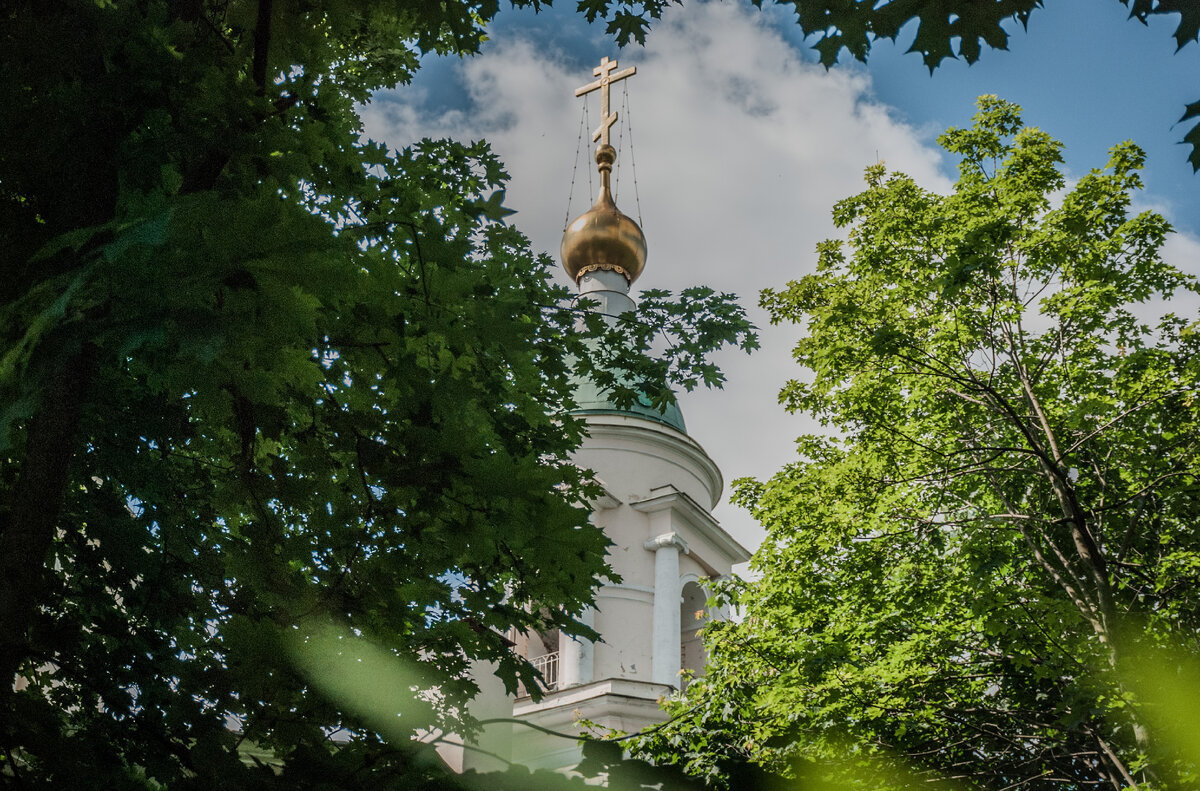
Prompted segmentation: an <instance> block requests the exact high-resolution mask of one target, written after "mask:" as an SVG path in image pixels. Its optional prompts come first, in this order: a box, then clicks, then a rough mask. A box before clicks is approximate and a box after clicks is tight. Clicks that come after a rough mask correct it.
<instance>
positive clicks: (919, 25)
mask: <svg viewBox="0 0 1200 791" xmlns="http://www.w3.org/2000/svg"><path fill="white" fill-rule="evenodd" d="M682 2H683V0H637V2H635V1H634V0H580V3H579V6H580V8H581V9H583V10H584V13H585V14H586V15H587V18H588V20H589V21H595V20H597V19H603V20H605V21H606V22H607V25H608V32H609V33H612V34H613V35H615V36H616V37H617V40H618V41H619V42H620V43H621V44H622V46H623V45H625V44H627V43H629V42H630V41H637V42H639V43H644V42H645V39H646V34H647V32H648V31H649V29H650V25H651V23H652V22H653V21H654V20H657V19H659V18H660V17H661V16H662V12H663V11H664V10H665V9H666V8H667V6H669V5H671V4H672V3H676V4H681V3H682ZM753 2H754V4H755V5H756V6H761V5H762V0H753ZM1118 2H1120V3H1121V5H1123V6H1125V7H1126V8H1128V9H1129V18H1130V19H1136V20H1137V21H1139V22H1141V23H1142V24H1146V23H1147V22H1148V20H1150V19H1151V18H1152V17H1155V16H1160V15H1166V14H1172V15H1174V14H1178V16H1179V22H1178V25H1177V26H1176V28H1175V33H1174V34H1173V35H1174V38H1175V43H1176V46H1177V49H1182V48H1183V47H1185V46H1187V45H1188V44H1190V43H1192V42H1193V41H1198V40H1200V6H1197V5H1196V4H1195V3H1189V2H1183V1H1181V0H1167V1H1165V2H1156V0H1118ZM785 4H787V5H792V6H794V7H795V11H796V24H797V25H799V26H800V30H801V31H802V32H803V33H804V35H805V36H806V37H811V38H812V39H813V49H815V50H817V52H818V53H819V54H820V58H821V63H822V64H824V65H825V67H826V68H830V67H832V66H833V65H834V64H835V63H837V61H838V58H839V57H840V56H841V54H842V52H843V50H844V51H846V52H848V53H849V54H850V56H851V57H853V58H855V59H856V60H859V61H862V62H864V63H865V62H866V60H867V56H868V55H869V54H870V51H871V46H872V45H873V44H874V43H875V42H876V41H878V40H879V39H887V40H890V41H895V40H896V39H897V38H898V37H899V36H900V34H901V31H902V30H903V29H904V28H905V27H906V26H908V25H910V24H911V23H914V22H915V23H916V30H915V31H914V33H913V38H912V41H911V43H910V45H909V48H908V52H911V53H916V54H919V55H920V56H921V57H922V58H923V59H924V61H925V65H926V66H927V67H928V68H929V71H930V73H931V74H932V73H933V71H934V70H935V69H937V67H938V66H939V65H940V64H941V63H942V61H944V60H945V59H947V58H962V59H963V60H965V61H966V62H967V63H974V62H975V61H977V60H979V57H980V55H981V54H982V52H983V47H984V46H987V47H989V48H991V49H1001V50H1003V49H1007V48H1008V32H1007V31H1006V30H1005V29H1004V27H1003V26H1002V24H1003V23H1005V22H1018V23H1020V25H1021V26H1022V27H1026V26H1027V25H1028V24H1029V18H1030V17H1031V16H1032V15H1033V13H1034V12H1035V11H1036V10H1038V9H1039V8H1041V7H1042V6H1043V5H1044V3H1043V0H1000V1H999V2H987V3H961V2H953V0H884V2H876V3H865V2H840V1H839V0H786V3H785ZM1196 118H1200V100H1198V101H1195V102H1192V103H1190V104H1188V105H1187V106H1186V107H1185V108H1184V111H1183V117H1182V118H1180V119H1179V123H1182V122H1184V121H1192V120H1193V119H1196ZM1183 142H1184V143H1187V144H1188V145H1189V146H1191V154H1190V155H1189V156H1188V161H1189V162H1190V163H1191V165H1192V170H1193V171H1200V122H1197V123H1195V124H1193V125H1192V128H1191V129H1190V130H1189V131H1188V132H1187V134H1185V135H1184V138H1183Z"/></svg>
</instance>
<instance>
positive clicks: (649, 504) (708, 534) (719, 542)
mask: <svg viewBox="0 0 1200 791" xmlns="http://www.w3.org/2000/svg"><path fill="white" fill-rule="evenodd" d="M654 491H664V492H665V493H664V494H660V495H657V496H655V497H650V498H647V499H645V500H640V501H638V502H636V503H630V504H629V505H630V507H632V508H634V509H635V510H637V511H641V512H642V513H644V514H653V513H658V512H659V511H666V510H670V511H671V512H672V513H674V514H677V515H678V516H679V517H681V518H682V519H683V520H684V521H685V522H687V523H688V525H690V526H691V527H692V529H694V530H695V531H696V532H697V533H698V534H699V535H700V537H701V538H703V539H706V540H707V541H708V542H710V543H711V544H712V545H713V546H714V547H715V548H716V549H717V551H718V552H721V553H722V554H723V555H725V559H726V560H728V561H729V562H730V564H731V565H732V564H733V563H745V562H746V561H748V560H749V559H750V552H749V551H748V550H747V549H746V548H745V547H743V546H742V545H741V544H739V543H738V542H737V541H736V540H734V538H733V536H731V535H729V533H727V532H725V528H723V527H721V524H720V522H718V521H717V520H716V519H714V518H713V515H712V514H710V513H709V512H708V511H707V510H705V509H704V508H703V507H701V505H700V504H699V503H697V502H696V501H695V500H693V499H692V498H691V497H689V496H688V495H687V493H686V492H681V491H679V490H677V489H675V487H673V486H664V487H661V488H660V489H656V490H654Z"/></svg>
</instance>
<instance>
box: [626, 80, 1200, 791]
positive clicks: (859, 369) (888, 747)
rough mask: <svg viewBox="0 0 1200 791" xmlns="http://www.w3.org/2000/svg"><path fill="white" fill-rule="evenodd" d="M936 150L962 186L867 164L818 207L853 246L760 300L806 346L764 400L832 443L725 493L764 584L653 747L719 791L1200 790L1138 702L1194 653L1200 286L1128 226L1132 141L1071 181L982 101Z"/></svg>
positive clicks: (1143, 225) (822, 252)
mask: <svg viewBox="0 0 1200 791" xmlns="http://www.w3.org/2000/svg"><path fill="white" fill-rule="evenodd" d="M941 143H942V145H943V146H944V147H945V148H946V149H947V150H948V151H950V152H951V153H952V154H955V155H956V156H957V157H958V158H959V160H960V166H959V179H958V182H957V184H956V186H955V189H954V191H953V192H952V193H951V194H949V195H939V194H936V193H932V192H929V191H927V190H925V189H922V188H921V187H920V186H919V185H917V184H916V183H915V182H913V180H912V179H910V178H908V177H907V176H905V175H903V174H899V173H888V172H887V171H886V170H885V168H884V166H882V165H875V166H872V167H870V168H868V169H867V174H866V179H867V189H866V190H865V191H864V192H862V193H861V194H859V195H856V196H853V197H851V198H847V199H846V200H843V201H841V202H840V203H838V204H837V205H836V206H835V207H834V210H833V217H834V221H835V222H836V224H837V225H838V226H839V227H842V228H845V229H847V231H848V240H847V241H846V242H844V243H843V242H840V241H829V242H825V243H823V244H822V245H820V246H819V249H818V254H819V260H818V266H817V271H816V272H815V273H814V274H812V275H808V276H806V277H803V278H801V279H799V280H797V281H795V282H793V283H790V284H789V285H788V286H787V287H786V288H784V289H781V290H778V291H766V292H764V294H763V296H762V303H763V305H764V306H765V307H766V308H767V310H768V311H769V312H770V313H771V316H772V320H774V321H787V322H795V323H799V324H803V325H804V327H805V328H806V330H807V332H806V335H805V337H804V338H803V339H802V340H801V341H800V342H799V343H798V344H797V346H796V348H795V358H796V360H797V361H798V362H799V363H800V365H801V366H803V367H804V368H805V369H806V372H805V374H804V377H803V378H801V379H797V380H795V381H793V382H791V383H789V384H788V385H787V386H786V388H785V389H784V390H783V392H782V393H781V396H780V397H781V401H782V402H783V403H784V404H785V405H786V406H787V408H788V409H789V410H792V411H798V412H805V413H808V414H810V415H813V416H815V417H816V418H818V419H820V420H821V421H822V422H823V423H824V425H826V426H827V427H828V428H829V429H830V432H829V434H828V435H814V436H805V437H801V438H800V440H799V441H798V449H799V459H798V460H797V461H796V462H794V463H792V464H790V465H788V466H787V467H785V468H784V469H783V470H781V471H780V472H779V473H777V474H776V475H775V476H774V477H773V478H771V479H770V480H768V481H765V482H759V481H753V480H742V481H739V482H738V483H737V484H736V488H737V494H736V499H738V500H740V501H741V502H742V503H743V504H745V505H746V506H747V507H748V508H750V509H751V510H752V512H753V513H754V515H755V516H756V517H757V518H758V519H759V520H760V521H761V523H762V524H763V526H764V527H765V528H766V529H767V531H768V536H767V540H766V542H765V543H764V544H763V546H762V547H761V548H760V550H759V551H758V553H757V554H756V556H755V559H754V561H753V568H754V570H755V572H756V574H757V575H758V576H759V578H758V579H756V580H755V581H754V582H752V583H746V584H743V585H740V586H734V587H733V588H731V589H730V590H729V591H728V595H730V596H731V597H732V598H733V600H734V601H735V602H736V603H737V604H738V605H739V606H740V607H742V608H743V611H744V615H745V618H744V620H743V621H741V622H740V623H725V624H720V623H718V624H713V625H712V626H710V627H709V629H708V631H707V644H708V647H709V651H710V658H711V665H710V668H709V672H708V675H707V677H705V678H702V679H698V680H696V681H695V682H693V683H692V684H691V685H690V686H689V687H688V690H687V693H686V694H685V696H684V699H683V700H682V701H679V702H677V703H676V704H674V705H673V711H674V712H675V713H676V714H678V715H679V719H678V721H677V722H676V723H675V724H673V725H672V727H670V728H667V729H664V730H662V731H660V732H659V733H657V734H654V735H653V736H652V737H651V738H650V739H648V740H647V741H646V743H645V746H646V748H647V749H648V750H649V751H650V752H651V753H652V754H654V755H655V756H657V757H658V758H660V759H662V760H672V761H676V762H679V763H683V764H685V765H688V766H689V769H690V770H691V771H695V772H698V773H703V772H710V773H713V775H714V777H718V778H719V777H720V774H721V761H722V760H725V759H728V758H730V757H733V758H741V759H748V760H753V761H757V762H760V763H762V764H765V765H768V766H773V767H779V768H782V769H787V768H788V767H792V766H797V765H798V764H797V763H796V762H798V761H816V762H818V763H820V764H821V765H822V766H823V770H822V771H827V772H828V773H829V774H830V775H831V776H832V777H834V778H836V779H837V780H838V781H839V782H840V783H844V784H847V785H855V786H857V785H858V784H863V777H864V775H861V774H857V775H856V773H855V772H856V769H857V768H861V767H862V766H863V765H864V762H873V764H874V766H875V767H876V770H879V771H882V775H871V777H872V778H873V780H872V781H871V782H870V783H866V784H865V785H864V786H863V787H910V786H911V787H927V786H928V784H929V782H930V781H932V780H934V779H936V778H937V777H939V776H940V777H948V778H953V779H955V780H956V782H957V783H959V787H963V788H989V789H1001V788H1017V787H1027V788H1047V787H1061V788H1111V789H1114V791H1116V789H1121V788H1127V787H1131V786H1134V785H1138V784H1149V785H1150V786H1151V787H1154V788H1162V787H1167V788H1185V787H1193V786H1191V785H1188V784H1189V783H1191V782H1194V780H1195V777H1196V771H1197V764H1196V762H1195V759H1196V755H1195V753H1194V752H1187V751H1179V750H1175V749H1174V748H1173V747H1172V742H1171V738H1173V737H1174V736H1175V735H1177V732H1178V729H1175V730H1170V729H1169V728H1167V729H1163V728H1156V723H1157V722H1159V721H1162V720H1163V719H1164V718H1163V717H1162V716H1161V715H1162V713H1163V712H1162V708H1163V707H1162V706H1161V705H1157V704H1156V705H1153V706H1152V705H1149V704H1147V703H1146V701H1147V700H1149V699H1151V698H1152V697H1153V696H1149V697H1148V696H1146V695H1142V694H1140V693H1139V694H1133V691H1132V690H1133V689H1134V687H1135V686H1136V684H1137V683H1139V682H1138V679H1139V678H1140V676H1139V673H1140V672H1141V671H1143V670H1145V663H1144V662H1142V661H1140V660H1139V659H1137V658H1136V657H1141V656H1143V655H1144V653H1145V651H1146V650H1148V647H1153V646H1158V645H1165V644H1174V645H1179V646H1182V647H1183V648H1185V649H1186V650H1187V651H1188V652H1191V654H1192V656H1195V653H1196V651H1197V650H1198V649H1200V645H1197V643H1196V635H1197V634H1198V633H1200V632H1198V630H1200V596H1198V595H1197V588H1196V585H1195V575H1196V569H1197V568H1200V529H1198V525H1200V481H1198V475H1200V356H1198V355H1197V352H1198V351H1200V323H1197V321H1196V309H1195V306H1196V304H1197V295H1198V294H1200V288H1198V286H1197V282H1196V280H1195V278H1194V277H1193V276H1191V275H1189V274H1185V273H1184V272H1181V271H1180V270H1178V269H1176V268H1175V267H1173V266H1171V265H1170V264H1168V263H1166V262H1165V261H1163V260H1162V258H1161V257H1160V255H1159V249H1160V247H1161V245H1162V243H1163V241H1164V239H1165V237H1166V235H1167V234H1168V233H1169V232H1170V228H1169V226H1168V225H1167V223H1166V221H1165V220H1164V219H1163V218H1162V217H1161V216H1159V215H1157V214H1155V213H1154V212H1149V211H1147V212H1141V213H1134V212H1133V211H1131V208H1130V205H1131V200H1132V197H1133V194H1134V191H1135V190H1136V189H1137V188H1138V187H1139V178H1138V170H1139V167H1140V165H1141V160H1142V155H1141V152H1140V151H1139V150H1138V148H1137V147H1136V146H1135V145H1133V144H1132V143H1123V144H1120V145H1118V146H1116V147H1114V148H1113V149H1112V151H1111V157H1110V160H1109V162H1108V165H1107V167H1106V168H1104V169H1102V170H1100V169H1098V170H1093V171H1092V172H1090V173H1089V174H1087V175H1086V176H1084V177H1083V178H1081V179H1080V180H1079V181H1078V182H1077V183H1076V184H1073V185H1070V186H1069V187H1068V185H1067V184H1066V183H1065V180H1064V179H1063V176H1062V175H1061V173H1060V172H1059V170H1058V169H1057V166H1058V164H1059V163H1060V161H1061V158H1060V146H1059V144H1058V143H1057V142H1056V141H1055V140H1053V139H1052V138H1051V137H1050V136H1049V135H1047V134H1046V133H1044V132H1042V131H1040V130H1038V129H1035V128H1029V127H1025V126H1024V125H1023V123H1022V121H1021V118H1020V115H1019V112H1018V108H1017V107H1015V106H1013V105H1011V104H1008V103H1005V102H1003V101H1000V100H998V99H996V98H994V97H983V98H982V99H981V100H980V110H979V113H978V115H977V116H976V122H975V125H974V126H973V127H972V128H969V129H951V130H949V131H948V132H946V133H945V134H944V135H943V136H942V137H941ZM1172 296H1176V297H1180V298H1181V299H1180V302H1179V306H1178V307H1177V308H1176V310H1177V311H1178V313H1175V312H1170V311H1171V308H1172V303H1171V302H1170V301H1169V300H1170V298H1171V297H1172ZM1174 667H1175V666H1174V665H1172V666H1169V667H1167V672H1168V675H1169V674H1172V673H1174V672H1175V670H1174ZM1188 694H1190V695H1191V696H1192V700H1193V701H1196V700H1200V688H1197V689H1191V690H1189V691H1188ZM1160 697H1161V696H1160ZM1193 705H1194V703H1193ZM1191 711H1192V712H1193V713H1194V711H1195V709H1194V708H1192V709H1191ZM1194 723H1195V721H1194V716H1193V717H1192V718H1191V723H1190V724H1189V725H1187V726H1186V727H1187V728H1188V729H1189V731H1190V732H1192V733H1194V728H1195V724H1194ZM880 777H883V778H884V779H882V780H880V779H879V778H880Z"/></svg>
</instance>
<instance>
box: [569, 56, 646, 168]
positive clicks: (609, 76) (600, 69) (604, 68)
mask: <svg viewBox="0 0 1200 791" xmlns="http://www.w3.org/2000/svg"><path fill="white" fill-rule="evenodd" d="M615 68H617V62H616V61H615V60H609V59H608V56H607V55H605V56H604V57H603V58H601V59H600V65H599V66H597V67H596V68H594V69H592V74H594V75H595V76H597V77H599V78H600V79H598V80H595V81H594V82H589V83H588V84H587V85H585V86H583V87H582V88H576V89H575V95H576V96H583V95H584V94H585V93H591V92H592V91H594V90H596V89H597V88H599V89H600V126H598V127H596V131H595V132H592V142H593V143H595V142H596V141H599V142H600V145H602V146H607V145H608V144H609V143H608V129H609V127H611V126H612V125H613V124H614V123H616V121H617V114H616V113H615V112H613V113H610V112H609V111H608V88H609V86H610V85H612V84H613V83H614V82H616V81H617V80H623V79H625V78H626V77H632V76H633V75H635V74H637V66H630V67H629V68H628V69H625V70H624V71H618V72H617V73H616V74H613V73H612V70H613V69H615Z"/></svg>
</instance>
